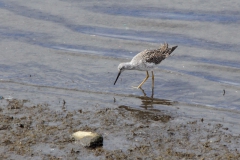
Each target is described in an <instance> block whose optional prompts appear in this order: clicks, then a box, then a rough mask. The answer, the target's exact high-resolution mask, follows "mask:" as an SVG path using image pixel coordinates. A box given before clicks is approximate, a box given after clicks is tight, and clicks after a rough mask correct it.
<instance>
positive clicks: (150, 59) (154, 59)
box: [132, 43, 177, 65]
mask: <svg viewBox="0 0 240 160" xmlns="http://www.w3.org/2000/svg"><path fill="white" fill-rule="evenodd" d="M176 48H177V46H174V47H172V48H168V44H167V43H164V44H163V45H161V46H160V48H159V49H154V50H144V51H142V52H140V53H138V54H137V55H136V56H135V57H133V59H132V62H140V61H141V62H142V63H153V64H155V65H157V64H159V63H160V62H161V61H162V60H164V59H165V58H167V57H168V56H169V55H170V54H171V53H172V52H173V51H174V50H175V49H176Z"/></svg>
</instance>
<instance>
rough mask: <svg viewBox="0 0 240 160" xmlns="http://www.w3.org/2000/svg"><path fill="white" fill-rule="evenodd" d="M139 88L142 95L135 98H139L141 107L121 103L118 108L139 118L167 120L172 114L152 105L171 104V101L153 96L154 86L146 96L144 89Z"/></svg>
mask: <svg viewBox="0 0 240 160" xmlns="http://www.w3.org/2000/svg"><path fill="white" fill-rule="evenodd" d="M139 89H141V91H142V93H143V96H137V97H136V98H139V99H141V101H142V104H141V105H140V107H141V108H135V107H131V106H126V105H121V106H119V107H118V108H119V109H124V110H125V111H129V112H131V113H132V115H133V116H134V117H136V118H137V119H139V120H142V121H144V120H153V121H162V122H164V123H165V122H168V121H169V120H170V119H171V118H172V116H171V115H169V114H166V113H164V112H163V111H161V110H159V109H154V105H167V106H169V105H173V103H174V102H173V101H171V100H166V99H158V98H154V97H153V96H154V88H152V94H151V96H150V97H148V96H147V94H146V93H145V91H144V90H143V89H142V88H139Z"/></svg>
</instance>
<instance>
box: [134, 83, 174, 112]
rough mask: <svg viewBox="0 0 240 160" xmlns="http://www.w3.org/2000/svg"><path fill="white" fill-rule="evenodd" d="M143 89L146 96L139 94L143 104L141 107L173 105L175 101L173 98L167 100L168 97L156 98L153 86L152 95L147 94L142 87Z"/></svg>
mask: <svg viewBox="0 0 240 160" xmlns="http://www.w3.org/2000/svg"><path fill="white" fill-rule="evenodd" d="M139 89H141V91H142V93H143V95H144V96H138V97H137V98H139V99H141V101H142V104H141V106H140V107H142V108H145V109H149V108H153V105H155V104H157V105H167V106H169V105H173V101H171V100H167V99H159V98H154V97H153V96H154V88H152V94H151V96H147V94H146V93H145V91H144V90H143V89H142V88H139Z"/></svg>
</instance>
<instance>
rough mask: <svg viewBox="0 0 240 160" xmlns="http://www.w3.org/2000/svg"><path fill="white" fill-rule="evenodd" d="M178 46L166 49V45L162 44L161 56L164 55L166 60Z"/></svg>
mask: <svg viewBox="0 0 240 160" xmlns="http://www.w3.org/2000/svg"><path fill="white" fill-rule="evenodd" d="M177 47H178V46H174V47H172V48H168V44H167V43H164V44H163V45H162V46H161V47H160V50H161V51H162V54H163V55H165V58H167V57H168V56H169V55H170V54H171V53H172V52H173V51H174V50H175V49H176V48H177Z"/></svg>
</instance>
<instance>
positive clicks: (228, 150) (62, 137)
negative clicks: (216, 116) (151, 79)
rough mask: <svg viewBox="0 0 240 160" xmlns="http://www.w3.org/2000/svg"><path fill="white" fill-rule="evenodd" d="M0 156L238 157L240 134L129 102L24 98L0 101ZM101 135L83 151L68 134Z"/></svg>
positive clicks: (9, 157) (222, 124)
mask: <svg viewBox="0 0 240 160" xmlns="http://www.w3.org/2000/svg"><path fill="white" fill-rule="evenodd" d="M1 101H5V102H2V104H1V107H0V119H1V123H0V136H1V144H2V145H1V147H0V156H1V157H2V158H4V159H15V158H17V159H26V158H34V159H238V158H240V152H239V142H240V141H239V140H240V135H237V134H231V132H229V131H230V130H231V128H228V127H225V125H224V123H221V122H220V123H216V122H210V121H206V120H205V119H204V118H202V119H197V120H196V119H190V118H184V117H179V116H178V115H176V114H171V113H170V112H165V111H156V110H154V111H152V110H147V109H142V108H141V109H136V108H130V107H128V106H119V107H118V108H104V109H102V108H100V109H96V110H94V111H84V110H82V109H81V110H78V111H77V110H76V111H68V110H66V108H65V106H64V103H63V106H62V110H61V111H54V110H52V109H50V108H49V106H48V105H47V104H37V105H32V106H31V105H28V102H29V101H28V100H16V99H13V100H1ZM78 130H84V131H93V132H97V133H100V134H102V135H103V138H104V143H103V147H98V148H95V149H87V148H84V147H82V146H81V145H80V144H78V143H77V142H75V141H74V140H73V139H72V138H71V137H70V135H71V134H72V133H73V132H75V131H78Z"/></svg>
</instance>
